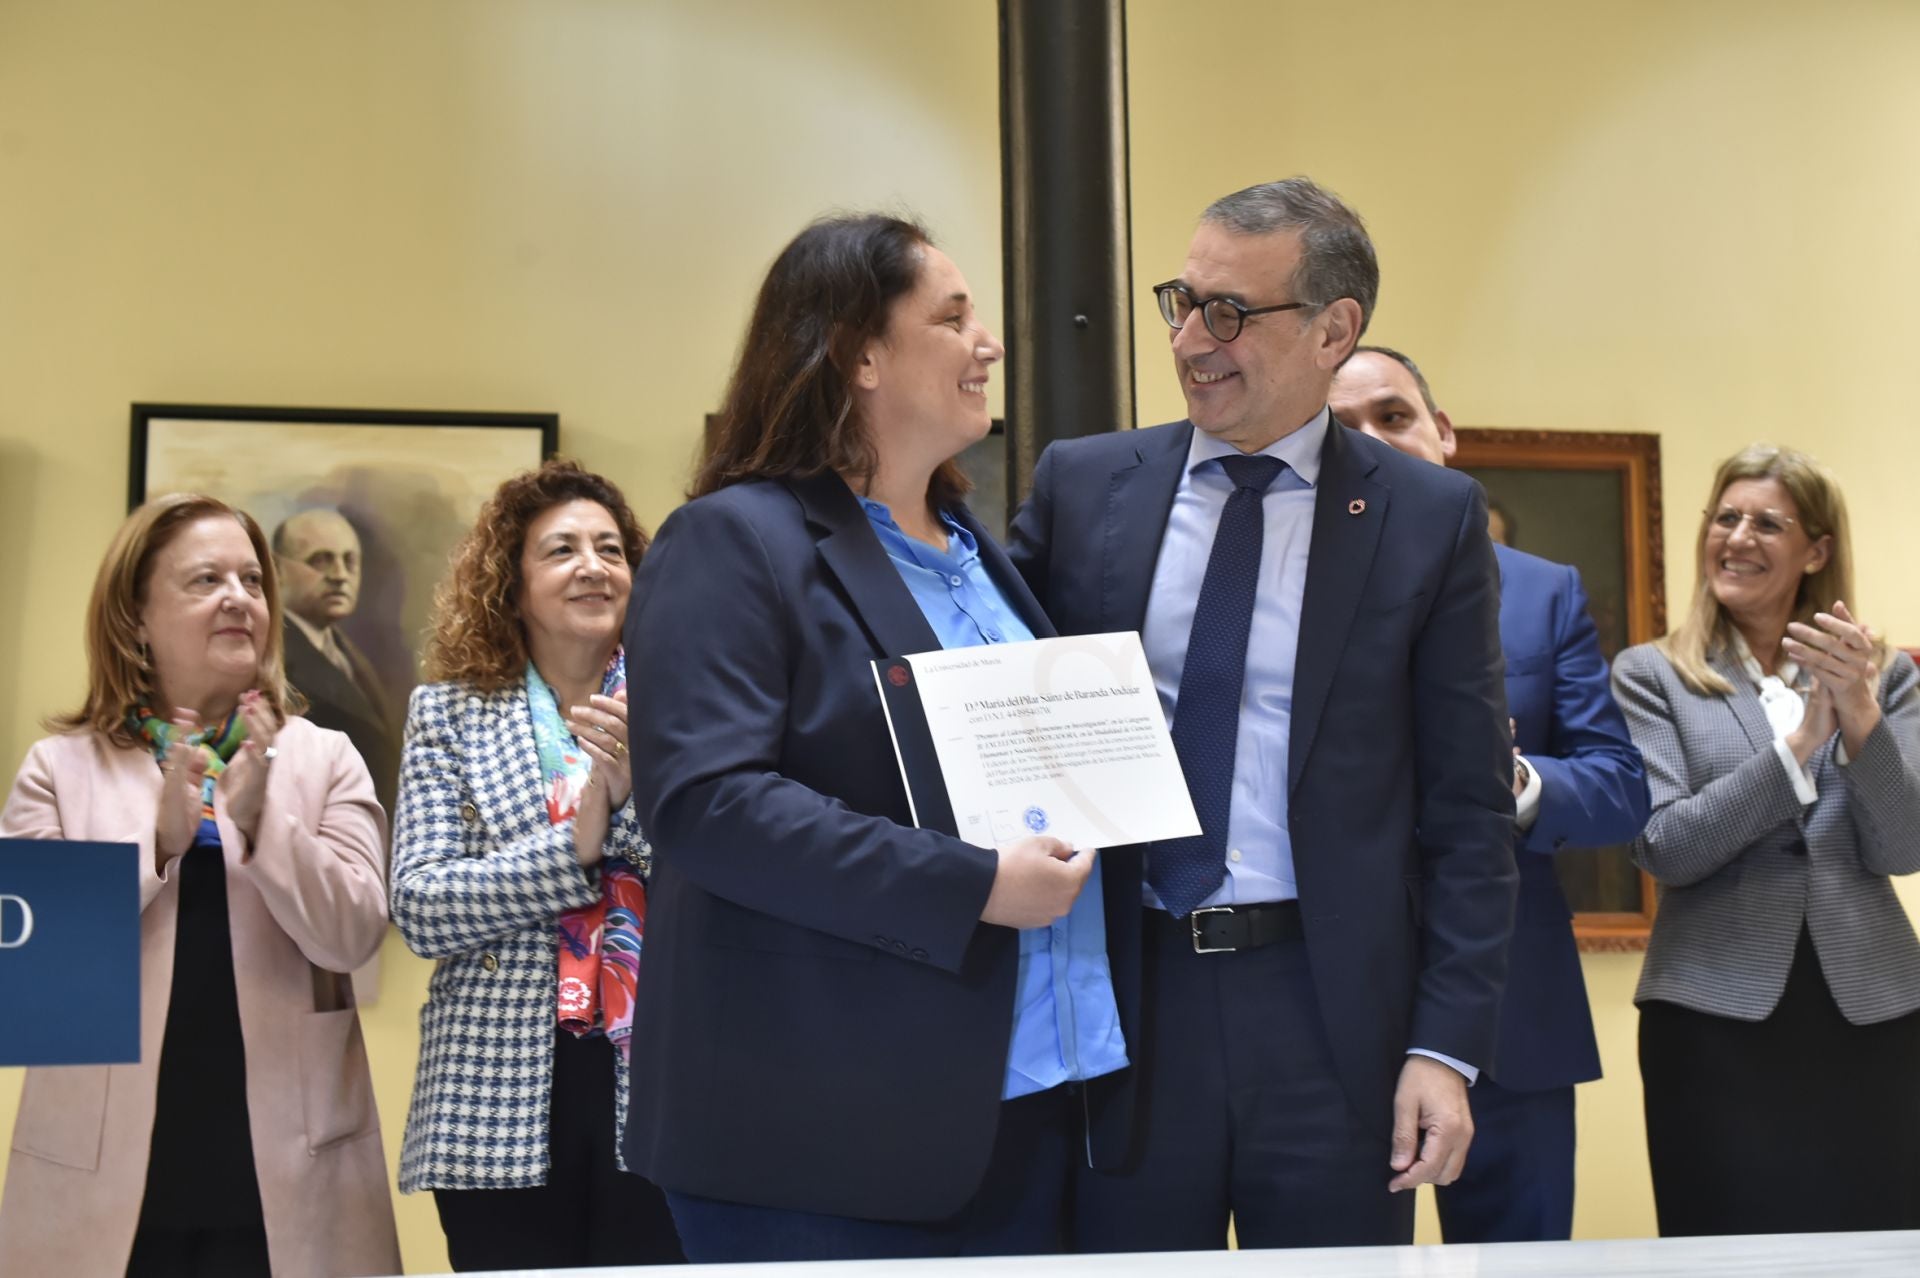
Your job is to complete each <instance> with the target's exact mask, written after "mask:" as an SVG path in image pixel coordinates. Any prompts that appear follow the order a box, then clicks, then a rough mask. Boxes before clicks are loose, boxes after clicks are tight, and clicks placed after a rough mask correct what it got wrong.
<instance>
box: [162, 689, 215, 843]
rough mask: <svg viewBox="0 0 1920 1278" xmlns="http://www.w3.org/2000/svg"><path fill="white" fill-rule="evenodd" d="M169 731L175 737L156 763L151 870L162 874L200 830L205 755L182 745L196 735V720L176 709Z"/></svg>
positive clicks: (190, 713)
mask: <svg viewBox="0 0 1920 1278" xmlns="http://www.w3.org/2000/svg"><path fill="white" fill-rule="evenodd" d="M172 722H173V728H174V731H175V733H176V734H177V735H176V737H175V739H174V742H173V744H172V745H170V746H168V747H167V753H166V756H165V757H164V758H162V759H161V760H160V815H159V819H158V820H157V821H156V822H155V824H154V831H153V836H154V837H153V845H154V851H155V852H156V853H157V855H156V856H155V858H154V860H155V867H154V868H155V869H156V870H164V869H165V867H166V864H167V862H168V861H171V860H172V859H173V858H174V857H177V856H185V855H186V853H187V849H188V848H191V847H192V846H193V836H194V835H195V834H196V833H197V832H198V831H199V829H200V812H201V807H202V804H201V797H200V791H201V786H202V783H203V782H205V780H206V778H207V752H206V751H205V750H202V749H201V748H200V747H199V746H192V745H188V744H187V743H186V738H187V737H189V736H191V735H192V734H193V733H196V732H198V731H200V716H199V715H197V714H195V713H194V712H193V711H191V710H187V709H184V708H178V707H176V708H175V710H174V712H173V721H172Z"/></svg>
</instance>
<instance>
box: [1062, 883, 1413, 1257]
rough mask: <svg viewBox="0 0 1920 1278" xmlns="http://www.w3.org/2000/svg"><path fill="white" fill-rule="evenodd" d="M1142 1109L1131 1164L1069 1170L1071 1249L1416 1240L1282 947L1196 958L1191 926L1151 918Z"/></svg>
mask: <svg viewBox="0 0 1920 1278" xmlns="http://www.w3.org/2000/svg"><path fill="white" fill-rule="evenodd" d="M1146 914H1147V921H1146V929H1147V931H1146V938H1145V945H1146V953H1145V956H1144V963H1145V968H1146V970H1145V972H1144V977H1145V986H1144V994H1145V998H1144V1000H1143V1007H1142V1013H1143V1020H1144V1022H1145V1024H1144V1026H1143V1035H1142V1037H1143V1038H1144V1040H1145V1041H1144V1043H1143V1044H1141V1045H1140V1046H1141V1047H1144V1051H1136V1052H1135V1053H1134V1054H1133V1060H1134V1066H1135V1068H1137V1069H1140V1070H1141V1071H1142V1074H1141V1079H1140V1087H1141V1091H1142V1100H1143V1103H1144V1106H1145V1109H1144V1113H1143V1122H1142V1127H1141V1130H1140V1135H1139V1136H1138V1138H1137V1139H1136V1144H1135V1151H1134V1155H1135V1156H1134V1160H1133V1163H1132V1165H1131V1166H1129V1167H1128V1168H1126V1169H1124V1170H1123V1171H1120V1172H1116V1173H1108V1172H1096V1171H1089V1170H1088V1169H1087V1168H1086V1167H1085V1166H1084V1165H1081V1166H1077V1167H1076V1171H1075V1184H1074V1202H1073V1227H1074V1246H1075V1249H1076V1250H1078V1251H1098V1252H1110V1251H1202V1250H1209V1249H1215V1248H1223V1247H1225V1246H1226V1245H1227V1218H1228V1216H1229V1215H1230V1214H1231V1216H1232V1217H1233V1222H1234V1232H1235V1235H1236V1236H1237V1238H1238V1239H1239V1243H1240V1245H1241V1246H1242V1247H1250V1248H1251V1247H1337V1246H1362V1245H1369V1244H1393V1243H1408V1242H1412V1241H1413V1197H1414V1196H1413V1194H1411V1193H1401V1194H1390V1193H1388V1192H1387V1181H1388V1180H1389V1179H1390V1178H1391V1177H1392V1175H1393V1172H1392V1170H1391V1169H1390V1168H1389V1167H1388V1165H1387V1161H1388V1158H1389V1157H1390V1155H1391V1149H1390V1139H1389V1128H1390V1125H1391V1123H1392V1115H1391V1114H1390V1113H1380V1114H1367V1115H1364V1116H1363V1115H1361V1114H1359V1113H1356V1112H1355V1110H1354V1108H1353V1106H1352V1105H1351V1104H1350V1103H1349V1102H1348V1100H1347V1095H1346V1091H1345V1089H1343V1088H1342V1087H1341V1085H1340V1078H1339V1074H1338V1072H1337V1070H1336V1068H1335V1066H1334V1062H1333V1055H1332V1052H1331V1049H1330V1048H1329V1047H1328V1045H1327V1037H1326V1033H1325V1031H1324V1029H1323V1028H1322V1021H1321V1014H1320V1008H1319V1005H1318V1000H1317V998H1316V997H1315V995H1314V991H1313V982H1312V978H1311V976H1310V974H1309V972H1308V968H1307V949H1306V945H1305V944H1304V943H1303V942H1300V941H1282V942H1279V943H1277V944H1273V945H1265V946H1261V947H1259V948H1257V949H1250V950H1240V951H1236V952H1233V953H1225V954H1196V953H1194V950H1193V937H1192V931H1191V927H1190V925H1189V924H1188V923H1187V922H1186V921H1184V920H1175V919H1170V918H1168V917H1167V915H1166V914H1165V913H1164V912H1163V911H1160V910H1148V911H1147V912H1146Z"/></svg>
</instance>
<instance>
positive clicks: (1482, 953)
mask: <svg viewBox="0 0 1920 1278" xmlns="http://www.w3.org/2000/svg"><path fill="white" fill-rule="evenodd" d="M1378 281H1379V273H1378V268H1377V266H1376V264H1375V259H1374V253H1373V246H1372V244H1371V242H1370V241H1369V239H1368V238H1367V234H1366V230H1365V228H1364V227H1363V226H1362V224H1361V222H1360V219H1359V218H1358V217H1357V216H1355V215H1354V214H1353V212H1352V211H1351V210H1350V209H1348V208H1347V207H1346V205H1344V204H1342V203H1341V202H1340V201H1339V200H1338V199H1337V198H1336V197H1334V196H1333V195H1331V194H1330V193H1328V192H1326V191H1324V190H1322V189H1321V188H1319V187H1318V186H1316V185H1314V184H1313V183H1312V182H1310V181H1308V180H1306V179H1304V178H1293V179H1289V180H1287V181H1283V182H1272V183H1266V184H1264V185H1261V186H1256V187H1251V188H1248V189H1247V190H1244V191H1240V192H1236V193H1235V194H1233V195H1229V196H1226V197H1224V198H1222V199H1220V200H1218V201H1215V202H1214V204H1213V205H1211V206H1210V207H1209V208H1208V209H1207V211H1206V213H1205V214H1204V215H1203V216H1202V219H1201V223H1200V226H1199V228H1198V230H1196V232H1195V233H1194V236H1193V241H1192V244H1191V247H1190V248H1189V250H1188V254H1187V260H1186V264H1185V266H1184V268H1183V269H1182V271H1181V273H1180V274H1179V276H1177V277H1176V278H1175V279H1172V280H1169V281H1167V282H1166V283H1164V284H1161V285H1159V286H1157V287H1156V289H1155V293H1156V294H1157V295H1158V299H1159V302H1160V309H1161V314H1162V316H1163V317H1164V318H1165V319H1166V321H1167V324H1168V326H1169V328H1170V329H1171V340H1172V348H1173V360H1174V368H1175V371H1176V373H1177V374H1178V376H1179V378H1180V386H1181V390H1182V392H1183V394H1184V395H1185V397H1186V401H1187V420H1185V421H1181V422H1175V423H1172V424H1170V425H1166V426H1159V427H1155V428H1153V429H1151V430H1142V431H1124V430H1123V431H1118V432H1116V433H1113V434H1106V435H1094V436H1088V437H1085V438H1081V439H1075V440H1069V441H1064V442H1061V443H1057V444H1055V445H1053V446H1052V447H1051V448H1049V449H1048V450H1047V452H1046V453H1045V454H1044V455H1043V456H1042V458H1041V460H1040V463H1039V465H1038V467H1037V468H1036V470H1035V473H1034V480H1033V492H1032V496H1031V498H1030V499H1029V501H1028V502H1027V504H1026V506H1025V507H1024V508H1023V509H1022V510H1021V512H1020V514H1019V516H1018V517H1017V519H1016V520H1015V522H1014V527H1013V541H1012V547H1011V550H1012V554H1013V557H1014V559H1015V562H1016V563H1017V564H1018V565H1019V566H1020V568H1021V571H1022V572H1023V573H1024V574H1025V575H1026V577H1027V579H1028V581H1029V583H1030V584H1031V585H1032V587H1033V589H1034V592H1035V593H1036V594H1037V595H1038V596H1039V597H1040V600H1041V602H1042V604H1043V605H1044V606H1045V607H1046V609H1047V612H1048V614H1049V615H1050V616H1051V617H1052V619H1053V621H1054V622H1055V624H1056V625H1057V626H1058V627H1059V629H1060V631H1061V632H1062V633H1063V634H1073V633H1093V632H1101V631H1113V630H1139V631H1140V632H1141V636H1142V641H1143V646H1144V647H1145V650H1146V654H1147V660H1148V664H1149V665H1150V667H1151V668H1152V673H1153V677H1154V681H1155V683H1156V685H1157V686H1158V688H1159V691H1160V696H1161V702H1162V705H1163V707H1164V708H1165V709H1166V712H1167V715H1168V718H1169V721H1170V726H1171V730H1172V734H1173V739H1174V744H1175V748H1176V750H1177V751H1178V753H1179V755H1180V759H1181V763H1182V767H1183V770H1184V772H1185V774H1186V778H1187V783H1188V787H1189V789H1190V790H1191V792H1192V794H1193V798H1194V806H1195V809H1196V810H1197V812H1198V813H1199V816H1200V820H1201V826H1202V831H1203V832H1202V834H1201V835H1200V836H1198V837H1197V838H1194V839H1184V840H1176V841H1172V842H1167V843H1159V844H1154V845H1152V846H1149V847H1146V848H1130V849H1112V850H1109V851H1107V852H1106V853H1104V854H1103V855H1104V856H1105V857H1106V865H1107V877H1106V881H1105V884H1104V889H1105V900H1106V907H1107V918H1108V924H1107V928H1108V931H1107V936H1108V950H1109V953H1110V955H1111V961H1112V965H1113V979H1114V986H1115V989H1116V992H1117V993H1118V995H1119V999H1120V1006H1121V1017H1122V1023H1123V1025H1124V1028H1125V1033H1126V1038H1127V1044H1128V1050H1129V1055H1130V1057H1131V1059H1132V1060H1133V1061H1134V1062H1135V1067H1134V1068H1133V1069H1130V1070H1125V1071H1122V1072H1121V1073H1119V1074H1116V1075H1112V1076H1109V1077H1107V1078H1104V1079H1096V1080H1093V1081H1091V1082H1089V1083H1087V1084H1086V1085H1085V1086H1086V1098H1087V1104H1086V1109H1087V1124H1088V1153H1089V1161H1090V1162H1091V1164H1092V1168H1091V1169H1089V1170H1088V1171H1087V1172H1086V1173H1085V1174H1084V1175H1083V1176H1082V1177H1081V1178H1080V1183H1079V1184H1078V1185H1077V1186H1076V1191H1075V1220H1074V1226H1075V1231H1076V1239H1075V1241H1076V1245H1077V1246H1078V1248H1079V1249H1080V1250H1083V1251H1134V1250H1182V1249H1203V1248H1217V1247H1223V1246H1225V1244H1226V1234H1227V1220H1228V1216H1229V1214H1230V1213H1231V1215H1232V1217H1233V1220H1234V1224H1235V1228H1236V1232H1237V1235H1238V1238H1239V1241H1240V1243H1241V1244H1242V1245H1243V1246H1250V1247H1286V1246H1314V1245H1321V1246H1336V1245H1349V1244H1382V1243H1404V1242H1410V1241H1411V1240H1412V1237H1413V1197H1414V1196H1413V1194H1412V1193H1410V1192H1407V1191H1409V1190H1411V1189H1413V1188H1414V1187H1415V1186H1417V1185H1420V1184H1424V1183H1436V1182H1440V1183H1443V1182H1446V1181H1450V1180H1452V1179H1454V1178H1455V1177H1457V1176H1458V1175H1459V1174H1460V1169H1461V1167H1462V1165H1463V1163H1464V1161H1465V1158H1466V1153H1467V1146H1468V1144H1469V1142H1470V1141H1471V1139H1472V1133H1473V1125H1472V1118H1471V1116H1470V1114H1469V1112H1468V1105H1467V1089H1468V1085H1469V1083H1470V1082H1471V1080H1472V1078H1473V1077H1474V1076H1475V1074H1476V1073H1477V1071H1478V1070H1479V1069H1480V1068H1483V1067H1485V1066H1486V1065H1488V1064H1489V1063H1490V1062H1491V1058H1492V1053H1493V1044H1494V1031H1495V1025H1496V1022H1497V1019H1498V1007H1499V999H1500V991H1501V986H1502V982H1503V979H1504V975H1505V956H1506V946H1507V939H1508V933H1509V930H1510V928H1511V925H1512V913H1513V892H1514V867H1513V850H1512V837H1513V811H1514V808H1513V792H1512V789H1511V778H1512V755H1511V743H1510V738H1509V734H1508V728H1507V711H1506V704H1505V699H1504V696H1503V693H1502V689H1501V679H1500V675H1501V670H1500V645H1499V634H1498V624H1497V623H1498V618H1499V596H1498V577H1497V572H1496V569H1495V567H1494V560H1493V551H1492V544H1491V543H1490V541H1489V540H1488V537H1487V512H1486V503H1485V501H1484V499H1483V497H1482V495H1481V493H1480V489H1479V486H1478V485H1476V484H1474V483H1473V482H1472V481H1471V480H1469V479H1467V478H1465V477H1464V476H1460V475H1455V474H1452V473H1450V472H1447V471H1445V470H1441V469H1439V468H1436V467H1431V466H1426V465H1424V464H1422V463H1420V462H1417V461H1415V460H1413V459H1411V458H1407V457H1404V456H1402V455H1401V454H1399V453H1397V452H1395V451H1394V450H1392V449H1390V448H1387V447H1385V446H1384V445H1381V444H1379V443H1378V442H1376V441H1374V440H1370V439H1367V438H1366V437H1364V436H1361V435H1358V434H1355V433H1354V432H1351V431H1348V430H1346V429H1345V428H1344V427H1341V426H1339V425H1338V424H1336V423H1334V422H1333V421H1332V420H1331V417H1330V414H1329V413H1328V411H1327V388H1328V385H1329V382H1330V381H1331V379H1332V377H1333V372H1334V370H1335V369H1336V368H1338V367H1339V365H1340V363H1341V361H1342V360H1343V359H1345V358H1346V356H1347V354H1348V353H1349V352H1350V351H1351V350H1352V349H1353V347H1354V344H1355V343H1356V342H1358V341H1359V338H1360V334H1361V332H1362V331H1363V330H1364V329H1365V327H1366V322H1367V319H1368V316H1369V313H1370V312H1371V310H1372V308H1373V303H1374V297H1375V294H1376V292H1377V288H1378Z"/></svg>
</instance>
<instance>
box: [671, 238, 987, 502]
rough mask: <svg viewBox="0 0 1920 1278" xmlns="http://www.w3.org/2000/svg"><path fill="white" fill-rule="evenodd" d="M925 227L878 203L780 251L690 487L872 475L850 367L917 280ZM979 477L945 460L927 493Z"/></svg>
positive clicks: (701, 491) (943, 492)
mask: <svg viewBox="0 0 1920 1278" xmlns="http://www.w3.org/2000/svg"><path fill="white" fill-rule="evenodd" d="M932 242H933V241H932V240H931V239H930V238H929V237H928V235H927V232H926V228H924V227H922V226H920V225H919V224H918V223H915V222H909V221H906V220H904V219H902V218H897V217H887V216H885V215H882V214H877V213H867V214H858V215H853V216H847V217H829V218H821V219H820V220H819V221H817V222H815V223H813V224H812V225H811V226H809V227H807V229H806V230H804V231H802V232H800V234H798V235H796V236H794V237H793V241H792V243H790V244H788V245H787V246H786V248H784V249H782V250H780V256H778V257H776V258H775V259H774V260H773V265H772V266H771V267H770V268H768V270H767V278H766V280H765V281H764V282H763V283H762V284H761V285H760V295H759V297H758V298H756V299H755V301H754V304H753V318H752V319H751V320H749V321H748V323H747V336H746V340H745V341H743V342H742V343H741V346H740V358H739V361H738V363H736V364H735V365H734V370H733V377H732V379H731V380H730V381H729V382H728V384H727V397H726V401H725V402H724V403H723V404H722V405H721V408H720V420H719V427H718V429H717V430H716V431H715V432H714V437H713V444H712V446H711V448H710V449H709V450H708V452H707V456H706V458H705V460H704V461H702V463H701V465H700V470H699V474H698V475H696V476H695V478H694V481H693V487H692V489H691V490H690V491H689V492H688V494H687V495H688V496H689V497H704V496H706V495H707V494H708V493H713V492H718V491H719V490H720V489H722V488H725V487H727V486H728V485H729V484H737V483H740V482H742V481H743V480H748V479H777V478H780V477H783V476H789V475H791V476H794V477H797V478H805V477H808V476H812V475H818V474H820V473H821V472H823V471H828V470H831V471H837V472H839V473H840V474H843V475H848V476H852V477H854V478H856V479H861V480H871V479H872V477H873V474H874V471H875V469H876V468H877V466H878V463H879V459H878V457H877V456H876V454H875V453H874V448H873V439H872V436H871V434H870V433H869V431H868V427H867V423H866V422H864V421H862V420H861V419H860V413H859V410H858V408H857V407H856V405H855V404H854V398H853V374H854V370H855V369H856V368H857V367H858V366H859V363H860V356H861V353H862V352H863V351H864V350H865V349H866V348H867V345H868V344H869V343H870V342H875V341H878V340H880V339H881V338H884V337H885V336H886V333H887V317H888V314H889V312H890V311H891V310H892V308H893V304H894V302H895V301H897V300H898V299H899V298H901V297H904V296H905V295H906V294H908V293H910V292H912V291H913V288H914V285H915V284H917V283H918V282H919V279H920V269H921V265H922V263H923V261H924V260H925V253H924V250H925V249H926V248H927V247H928V246H929V245H931V244H932ZM971 487H972V485H971V484H970V483H969V482H968V480H967V477H966V474H965V473H964V472H963V471H961V469H960V467H959V466H958V465H957V464H956V463H955V462H953V461H951V460H949V461H945V462H942V463H941V465H940V468H939V469H938V470H936V471H935V472H934V473H933V479H932V482H931V483H930V484H929V485H928V492H927V495H928V497H929V498H930V499H931V500H932V501H933V502H934V504H935V505H938V506H948V505H952V504H953V503H955V502H957V501H959V500H960V499H961V498H962V497H964V496H966V494H967V490H968V489H969V488H971Z"/></svg>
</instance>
